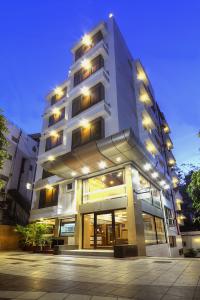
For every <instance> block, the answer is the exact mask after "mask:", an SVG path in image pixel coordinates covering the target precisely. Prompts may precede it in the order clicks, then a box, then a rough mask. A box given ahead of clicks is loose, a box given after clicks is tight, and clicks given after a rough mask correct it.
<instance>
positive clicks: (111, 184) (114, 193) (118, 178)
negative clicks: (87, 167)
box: [83, 170, 126, 203]
mask: <svg viewBox="0 0 200 300" xmlns="http://www.w3.org/2000/svg"><path fill="white" fill-rule="evenodd" d="M125 195H126V190H125V186H124V171H123V170H118V171H114V172H111V173H106V174H103V175H99V176H95V177H92V178H89V179H85V180H84V181H83V203H87V202H94V201H101V200H108V199H112V198H119V197H124V196H125Z"/></svg>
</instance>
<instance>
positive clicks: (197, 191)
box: [187, 170, 200, 213]
mask: <svg viewBox="0 0 200 300" xmlns="http://www.w3.org/2000/svg"><path fill="white" fill-rule="evenodd" d="M187 191H188V194H189V196H190V197H191V199H192V202H193V207H194V208H195V209H196V211H197V212H199V213H200V170H198V171H195V172H193V174H192V177H191V182H190V184H189V185H188V189H187Z"/></svg>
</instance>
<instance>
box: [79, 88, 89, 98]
mask: <svg viewBox="0 0 200 300" xmlns="http://www.w3.org/2000/svg"><path fill="white" fill-rule="evenodd" d="M81 94H82V95H83V96H89V95H90V90H89V88H88V87H86V86H84V87H83V88H82V89H81Z"/></svg>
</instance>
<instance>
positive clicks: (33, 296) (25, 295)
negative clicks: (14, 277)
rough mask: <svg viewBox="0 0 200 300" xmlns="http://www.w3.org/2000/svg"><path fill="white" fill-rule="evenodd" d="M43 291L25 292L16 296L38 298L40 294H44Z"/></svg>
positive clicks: (31, 299)
mask: <svg viewBox="0 0 200 300" xmlns="http://www.w3.org/2000/svg"><path fill="white" fill-rule="evenodd" d="M45 294H46V293H45V292H25V293H23V294H21V295H19V296H18V297H17V299H30V300H35V299H39V298H40V297H41V296H43V295H45Z"/></svg>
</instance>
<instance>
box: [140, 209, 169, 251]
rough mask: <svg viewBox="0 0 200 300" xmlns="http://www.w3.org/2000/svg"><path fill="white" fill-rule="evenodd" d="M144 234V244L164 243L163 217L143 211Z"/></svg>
mask: <svg viewBox="0 0 200 300" xmlns="http://www.w3.org/2000/svg"><path fill="white" fill-rule="evenodd" d="M142 217H143V222H144V236H145V243H146V245H153V244H163V243H166V235H165V228H164V222H163V219H161V218H158V217H155V216H152V215H149V214H146V213H143V214H142Z"/></svg>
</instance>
